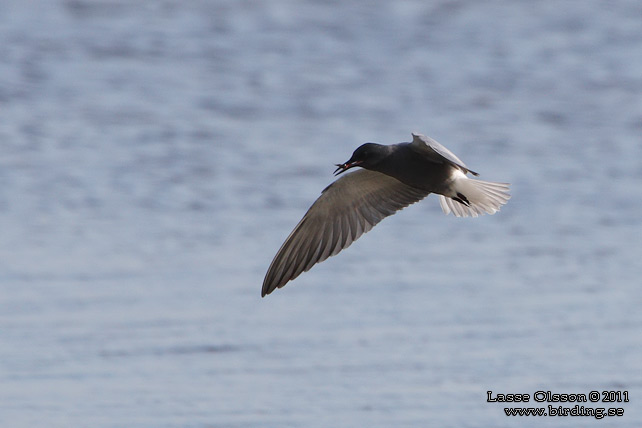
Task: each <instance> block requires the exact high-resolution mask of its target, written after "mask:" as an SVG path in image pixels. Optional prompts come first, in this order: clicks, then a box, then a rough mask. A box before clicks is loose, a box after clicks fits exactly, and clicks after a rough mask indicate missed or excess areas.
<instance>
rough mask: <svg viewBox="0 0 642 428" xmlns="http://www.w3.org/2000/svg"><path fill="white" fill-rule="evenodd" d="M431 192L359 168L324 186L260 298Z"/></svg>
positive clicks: (273, 267)
mask: <svg viewBox="0 0 642 428" xmlns="http://www.w3.org/2000/svg"><path fill="white" fill-rule="evenodd" d="M428 194H429V192H426V191H425V190H421V189H417V188H415V187H411V186H408V185H406V184H403V183H402V182H400V181H398V180H397V179H395V178H392V177H389V176H387V175H384V174H381V173H378V172H375V171H369V170H365V169H360V170H358V171H355V172H352V173H349V174H346V175H344V176H343V177H341V178H339V179H338V180H337V181H335V182H334V183H332V184H331V185H329V186H328V187H326V188H325V190H324V191H323V192H322V193H321V196H319V198H318V199H317V200H316V201H315V202H314V204H312V206H311V207H310V209H309V210H308V212H307V213H306V214H305V216H303V218H302V219H301V221H300V222H299V224H297V226H296V227H295V228H294V230H293V231H292V233H290V235H289V236H288V237H287V239H286V240H285V242H284V243H283V245H282V246H281V248H280V249H279V252H278V253H277V254H276V256H275V257H274V260H273V261H272V264H271V265H270V268H269V269H268V271H267V274H266V275H265V280H264V281H263V289H262V291H261V296H262V297H263V296H265V295H267V294H270V293H271V292H272V291H274V290H275V289H276V288H281V287H283V286H284V285H285V284H286V283H287V282H288V281H290V280H292V279H294V278H296V277H297V276H299V275H300V274H301V273H302V272H306V271H308V270H309V269H310V268H311V267H312V266H314V265H315V264H317V263H319V262H322V261H324V260H325V259H327V258H328V257H330V256H334V255H335V254H337V253H339V251H341V250H343V249H344V248H347V247H348V246H349V245H350V244H352V242H354V241H355V240H357V239H358V238H359V237H360V236H361V235H363V234H364V233H366V232H367V231H369V230H370V229H372V228H373V227H374V226H375V225H376V224H377V223H379V222H380V221H381V220H382V219H384V218H385V217H388V216H389V215H392V214H394V213H395V212H396V211H398V210H400V209H402V208H404V207H407V206H408V205H410V204H413V203H415V202H417V201H420V200H421V199H423V198H425V197H426V196H427V195H428Z"/></svg>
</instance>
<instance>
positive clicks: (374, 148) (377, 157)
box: [334, 143, 388, 175]
mask: <svg viewBox="0 0 642 428" xmlns="http://www.w3.org/2000/svg"><path fill="white" fill-rule="evenodd" d="M387 154H388V151H387V148H386V146H383V145H381V144H376V143H365V144H362V145H361V146H359V147H358V148H357V150H355V151H354V153H352V157H351V158H350V159H349V160H348V161H347V162H345V163H338V164H335V166H336V167H337V169H336V170H335V171H334V175H339V174H341V173H343V172H346V171H347V170H349V169H350V168H354V167H355V166H360V167H362V168H366V169H372V167H374V166H375V165H376V164H378V163H379V162H380V161H381V160H382V159H383V158H385V157H386V156H387Z"/></svg>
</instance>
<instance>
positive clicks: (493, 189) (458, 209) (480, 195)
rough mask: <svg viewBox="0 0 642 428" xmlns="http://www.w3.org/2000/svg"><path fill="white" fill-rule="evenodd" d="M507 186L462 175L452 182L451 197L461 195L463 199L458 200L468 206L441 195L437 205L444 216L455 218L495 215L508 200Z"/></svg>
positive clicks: (506, 184)
mask: <svg viewBox="0 0 642 428" xmlns="http://www.w3.org/2000/svg"><path fill="white" fill-rule="evenodd" d="M509 186H510V185H509V184H508V183H493V182H490V181H482V180H475V179H470V178H468V177H466V176H464V175H463V174H462V176H461V177H457V178H456V179H455V180H453V184H452V186H451V190H452V193H453V197H457V194H461V195H463V196H464V197H465V199H464V198H460V199H463V200H464V201H467V202H468V205H466V204H463V203H461V202H458V201H456V200H454V199H452V198H450V197H448V196H443V195H439V203H440V204H441V209H442V210H443V211H444V213H445V214H450V213H453V214H454V215H455V216H457V217H477V216H479V215H482V214H485V213H486V214H495V213H496V212H497V211H499V209H500V208H501V206H502V205H504V204H505V203H506V202H508V200H509V199H510V194H509V193H508V189H509Z"/></svg>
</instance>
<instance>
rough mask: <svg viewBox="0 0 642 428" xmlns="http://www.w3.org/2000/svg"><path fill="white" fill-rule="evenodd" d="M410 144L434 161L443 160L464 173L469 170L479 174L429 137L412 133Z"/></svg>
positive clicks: (440, 161) (441, 161)
mask: <svg viewBox="0 0 642 428" xmlns="http://www.w3.org/2000/svg"><path fill="white" fill-rule="evenodd" d="M411 145H412V147H414V148H415V150H417V151H418V152H420V153H423V154H424V155H426V156H428V157H429V158H430V159H432V160H433V161H435V162H439V163H443V162H444V161H445V162H448V163H450V164H452V165H454V166H456V167H458V168H459V169H461V170H462V171H463V172H464V173H466V172H470V173H471V174H473V175H479V174H478V173H476V172H475V171H473V170H471V169H469V168H468V167H467V166H466V164H465V163H464V162H462V160H461V159H459V158H458V157H457V156H455V154H454V153H453V152H451V151H450V150H448V149H447V148H445V147H444V146H442V145H441V144H439V143H438V142H437V141H435V140H433V139H432V138H430V137H426V136H425V135H421V134H415V133H413V134H412V143H411Z"/></svg>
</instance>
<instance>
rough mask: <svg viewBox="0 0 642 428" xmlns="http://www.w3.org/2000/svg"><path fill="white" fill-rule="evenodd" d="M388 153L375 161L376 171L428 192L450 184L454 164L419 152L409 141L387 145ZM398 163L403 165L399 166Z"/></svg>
mask: <svg viewBox="0 0 642 428" xmlns="http://www.w3.org/2000/svg"><path fill="white" fill-rule="evenodd" d="M387 147H389V148H390V149H389V150H390V154H389V156H387V157H386V158H385V159H383V160H382V161H381V162H379V163H377V165H376V171H378V172H381V173H383V174H386V175H389V176H390V177H393V178H396V179H397V180H399V181H401V182H402V183H404V184H407V185H408V186H412V187H416V188H418V189H422V190H425V191H427V192H430V193H444V191H445V190H446V188H447V187H448V185H449V184H450V177H451V176H452V173H453V171H454V170H455V168H456V167H455V166H453V165H452V164H450V163H448V162H443V161H442V162H438V161H435V160H434V159H432V158H430V157H428V156H426V155H425V154H424V153H419V152H418V151H417V150H415V149H414V148H413V147H412V145H411V143H399V144H392V145H390V146H387ZM398 165H403V166H404V167H403V168H399V167H398ZM373 169H374V168H373Z"/></svg>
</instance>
